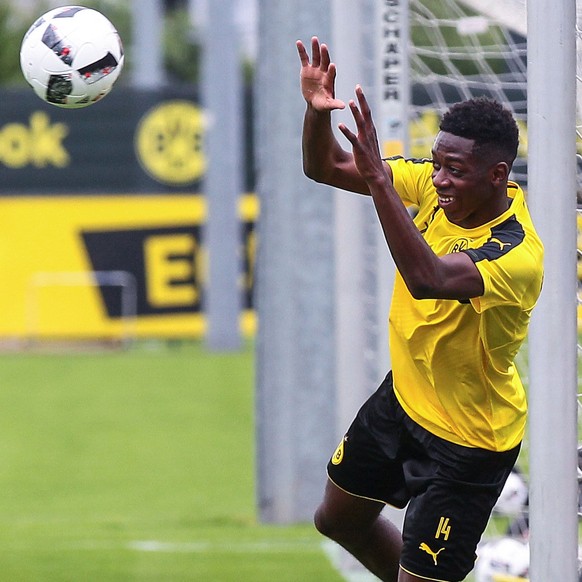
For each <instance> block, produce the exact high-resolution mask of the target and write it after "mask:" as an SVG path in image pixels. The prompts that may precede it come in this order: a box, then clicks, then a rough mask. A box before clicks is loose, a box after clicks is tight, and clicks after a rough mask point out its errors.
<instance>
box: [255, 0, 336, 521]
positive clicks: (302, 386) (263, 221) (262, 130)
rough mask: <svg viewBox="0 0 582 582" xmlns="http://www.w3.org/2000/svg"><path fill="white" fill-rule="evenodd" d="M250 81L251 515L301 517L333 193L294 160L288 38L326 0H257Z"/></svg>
mask: <svg viewBox="0 0 582 582" xmlns="http://www.w3.org/2000/svg"><path fill="white" fill-rule="evenodd" d="M259 8H260V10H259V42H260V47H259V51H258V54H259V55H260V56H259V58H258V70H257V78H256V82H255V103H256V106H255V111H256V113H257V140H256V143H257V155H258V159H257V166H258V167H257V170H258V177H259V181H258V192H259V197H260V201H261V217H260V219H259V224H258V254H257V277H256V281H257V284H256V295H255V297H256V305H257V310H258V315H259V332H258V336H257V372H256V375H257V398H256V402H257V404H256V406H257V469H258V477H257V491H258V503H259V514H260V518H261V519H262V520H263V521H267V522H277V523H289V522H296V521H307V520H311V519H312V516H313V511H314V510H315V508H316V507H317V505H318V503H319V501H320V500H321V497H322V494H323V488H324V486H325V481H326V475H325V467H326V464H327V461H328V459H329V457H330V455H331V454H332V453H333V450H334V448H335V446H336V445H337V441H336V438H337V433H336V431H335V410H336V404H335V399H336V396H335V370H334V363H335V359H334V348H335V342H334V309H333V307H334V300H333V293H334V257H333V195H332V194H333V193H332V191H331V189H330V188H327V187H324V186H321V185H318V184H315V183H314V182H312V181H310V180H308V179H307V178H306V177H305V176H304V175H303V172H302V166H301V128H302V120H303V114H304V112H305V102H304V101H303V98H302V97H301V93H300V89H299V58H298V56H297V51H296V48H295V41H296V40H297V39H302V40H304V41H306V42H309V40H310V38H311V37H312V36H313V35H315V34H316V35H318V36H320V37H321V38H322V39H328V38H329V36H330V33H331V23H330V13H331V6H330V2H329V0H317V1H314V0H296V1H295V2H289V1H286V0H277V1H273V0H261V1H260V3H259Z"/></svg>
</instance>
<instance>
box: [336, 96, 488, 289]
mask: <svg viewBox="0 0 582 582" xmlns="http://www.w3.org/2000/svg"><path fill="white" fill-rule="evenodd" d="M356 97H357V100H358V103H357V104H356V103H355V101H350V103H349V106H350V110H351V112H352V115H353V116H354V120H355V122H356V127H357V131H358V133H357V135H356V134H354V133H352V131H350V130H349V129H348V128H347V126H346V125H345V124H340V126H339V128H340V131H341V132H342V133H343V134H344V135H345V136H346V138H347V139H348V141H349V142H350V143H351V144H352V148H353V155H354V164H355V165H356V167H357V169H358V172H359V174H360V176H361V177H362V179H363V180H364V181H365V182H366V184H367V187H368V189H369V191H370V193H371V195H372V198H373V200H374V206H375V207H376V212H377V214H378V218H379V219H380V224H381V225H382V230H383V231H384V237H385V239H386V242H387V243H388V247H389V248H390V252H391V254H392V257H393V258H394V262H395V263H396V266H397V267H398V270H399V271H400V274H401V275H402V278H403V279H404V282H405V283H406V286H407V287H408V290H409V291H410V293H411V294H412V296H413V297H415V298H416V299H429V298H431V299H468V298H470V297H478V296H479V295H482V294H483V290H484V288H483V279H482V277H481V274H480V273H479V270H478V269H477V267H476V266H475V264H474V263H473V261H472V260H471V258H470V257H469V256H468V255H467V254H465V253H452V254H449V255H445V256H443V257H438V256H437V255H436V254H435V253H434V252H433V250H432V249H431V248H430V247H429V246H428V244H427V242H426V241H425V240H424V238H423V237H422V235H421V234H420V232H419V230H418V229H417V228H416V225H415V224H414V222H413V221H412V219H411V217H410V215H409V214H408V212H407V210H406V208H405V206H404V204H403V203H402V201H401V200H400V197H399V196H398V194H397V192H396V190H394V186H393V185H392V180H391V177H390V176H389V175H388V172H387V167H386V164H385V163H384V162H383V161H382V159H381V155H380V150H379V147H378V137H377V134H376V128H375V126H374V122H373V120H372V114H371V112H370V107H369V105H368V102H367V101H366V98H365V96H364V92H363V91H362V88H361V87H359V86H358V87H356Z"/></svg>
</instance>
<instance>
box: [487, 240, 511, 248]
mask: <svg viewBox="0 0 582 582" xmlns="http://www.w3.org/2000/svg"><path fill="white" fill-rule="evenodd" d="M489 240H490V241H491V242H494V243H497V244H498V245H499V250H501V251H502V250H503V249H504V248H505V247H510V246H511V243H509V242H503V241H500V240H499V239H498V238H495V237H492V238H490V239H489Z"/></svg>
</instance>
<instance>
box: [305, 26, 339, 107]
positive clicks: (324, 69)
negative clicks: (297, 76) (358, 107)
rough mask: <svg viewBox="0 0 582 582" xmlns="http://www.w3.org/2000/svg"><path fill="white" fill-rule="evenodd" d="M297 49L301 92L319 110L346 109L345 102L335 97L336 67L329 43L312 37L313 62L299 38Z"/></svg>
mask: <svg viewBox="0 0 582 582" xmlns="http://www.w3.org/2000/svg"><path fill="white" fill-rule="evenodd" d="M297 51H298V53H299V58H300V59H301V93H302V94H303V98H304V99H305V101H307V103H309V104H310V105H311V106H312V107H313V108H314V109H315V110H317V111H332V110H334V109H344V107H345V106H346V105H345V103H344V102H343V101H341V100H339V99H336V98H335V76H336V67H335V65H334V63H332V62H331V60H330V57H329V51H328V48H327V45H325V44H320V43H319V39H318V38H317V37H316V36H314V37H313V38H312V39H311V57H312V58H311V62H310V60H309V55H308V54H307V49H306V48H305V45H304V44H303V43H302V42H301V41H300V40H298V41H297Z"/></svg>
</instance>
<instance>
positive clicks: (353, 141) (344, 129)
mask: <svg viewBox="0 0 582 582" xmlns="http://www.w3.org/2000/svg"><path fill="white" fill-rule="evenodd" d="M337 127H338V129H339V130H340V131H341V132H342V133H343V134H344V135H345V136H346V138H347V140H348V141H349V142H350V143H351V144H352V145H356V144H357V143H358V138H357V136H356V134H355V133H353V132H352V131H351V130H350V129H349V128H348V126H347V125H346V124H345V123H340V124H339V125H338V126H337Z"/></svg>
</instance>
